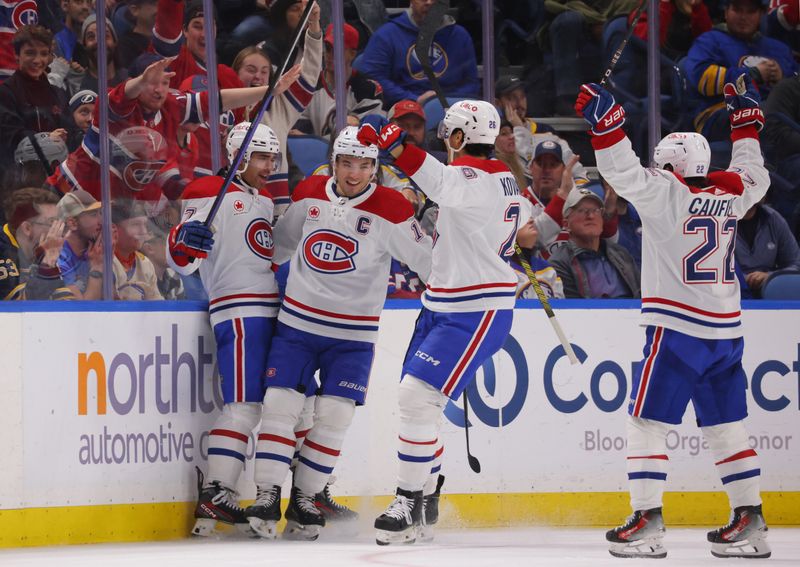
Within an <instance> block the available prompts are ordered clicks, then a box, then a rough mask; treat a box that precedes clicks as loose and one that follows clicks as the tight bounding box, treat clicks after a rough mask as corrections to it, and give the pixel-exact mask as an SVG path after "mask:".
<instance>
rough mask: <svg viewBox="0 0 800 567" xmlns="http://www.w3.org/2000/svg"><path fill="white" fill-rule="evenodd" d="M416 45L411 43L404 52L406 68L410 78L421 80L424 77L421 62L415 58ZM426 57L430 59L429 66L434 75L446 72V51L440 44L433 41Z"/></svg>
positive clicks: (439, 75) (438, 75)
mask: <svg viewBox="0 0 800 567" xmlns="http://www.w3.org/2000/svg"><path fill="white" fill-rule="evenodd" d="M416 46H417V44H416V43H412V44H411V47H409V48H408V51H407V52H406V70H407V71H408V74H409V75H411V78H412V79H414V80H415V81H422V80H424V79H425V71H423V70H422V64H421V63H420V62H419V59H418V58H417V51H416V49H415V48H416ZM428 57H429V58H430V60H431V68H432V69H433V74H434V75H436V76H437V77H441V76H442V75H444V74H445V73H446V72H447V53H445V51H444V49H442V46H441V45H439V44H438V43H436V42H433V43H432V44H431V50H430V52H429V53H428Z"/></svg>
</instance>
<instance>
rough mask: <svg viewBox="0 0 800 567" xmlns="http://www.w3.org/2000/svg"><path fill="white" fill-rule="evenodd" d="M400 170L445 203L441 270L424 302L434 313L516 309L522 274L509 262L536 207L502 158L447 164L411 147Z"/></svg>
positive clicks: (438, 253)
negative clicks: (532, 209) (519, 229)
mask: <svg viewBox="0 0 800 567" xmlns="http://www.w3.org/2000/svg"><path fill="white" fill-rule="evenodd" d="M395 164H396V165H397V166H398V167H400V169H402V170H403V171H405V172H406V173H407V174H409V175H411V178H412V179H413V180H414V182H415V183H416V184H417V185H419V187H420V189H422V191H423V192H424V193H425V195H427V196H428V198H430V199H433V200H434V201H436V202H437V203H438V204H439V218H438V220H437V221H436V232H435V234H434V237H433V268H432V270H431V277H430V279H429V280H428V288H427V289H426V290H425V293H424V294H423V295H422V303H423V304H424V305H425V307H427V308H428V309H430V310H431V311H444V312H465V311H489V310H492V309H513V308H514V299H515V294H516V288H517V275H516V273H515V272H514V270H513V269H512V268H511V266H509V265H508V264H507V263H506V259H508V258H510V257H511V256H513V254H514V242H515V241H516V235H517V229H518V228H519V227H520V226H521V225H522V224H523V223H524V222H526V221H527V220H528V219H529V218H531V206H530V203H529V202H528V200H527V199H526V198H525V197H523V196H522V195H521V193H520V188H519V186H518V185H517V181H516V179H514V176H513V175H512V174H511V172H510V171H509V170H508V168H507V167H506V165H505V164H504V163H503V162H501V161H498V160H487V159H479V158H474V157H462V158H459V159H457V160H455V161H454V162H453V163H452V164H451V165H449V166H445V165H442V164H441V163H440V162H439V161H438V160H437V159H436V158H434V157H432V156H430V155H428V154H427V153H425V152H424V151H422V150H421V149H419V148H417V147H415V146H411V145H407V146H406V148H405V150H404V151H403V153H402V154H401V155H400V158H399V159H397V161H396V162H395Z"/></svg>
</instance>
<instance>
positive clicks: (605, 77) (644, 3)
mask: <svg viewBox="0 0 800 567" xmlns="http://www.w3.org/2000/svg"><path fill="white" fill-rule="evenodd" d="M647 2H648V0H641V2H640V3H639V7H638V8H636V13H635V14H634V16H633V21H631V25H630V26H629V27H628V31H627V33H626V34H625V39H623V40H622V41H621V42H620V44H619V47H617V50H616V51H615V52H614V55H612V56H611V61H610V62H609V64H608V67H607V68H606V70H605V72H604V73H603V78H602V79H601V80H600V86H601V87H604V86H605V85H606V82H607V81H608V78H609V77H610V76H611V73H612V71H614V67H616V66H617V62H618V61H619V58H620V57H622V52H623V51H625V47H626V46H627V45H628V41H630V39H631V36H632V35H633V29H634V28H635V27H636V24H638V23H639V18H641V17H642V14H643V13H644V11H645V10H646V9H647Z"/></svg>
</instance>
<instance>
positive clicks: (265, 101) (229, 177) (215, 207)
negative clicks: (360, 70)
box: [203, 0, 316, 226]
mask: <svg viewBox="0 0 800 567" xmlns="http://www.w3.org/2000/svg"><path fill="white" fill-rule="evenodd" d="M315 3H316V2H315V0H309V2H308V4H306V9H305V10H304V11H303V15H302V16H301V17H300V23H299V24H298V26H297V28H296V29H295V30H294V36H293V37H292V43H291V47H290V48H289V52H288V53H287V54H286V59H284V60H283V62H282V63H281V66H280V70H279V71H278V72H277V73H275V74H273V75H272V76H271V77H270V80H269V88H268V89H267V92H266V93H264V98H262V99H261V103H260V104H259V106H258V112H257V113H256V115H255V118H253V120H251V121H250V128H248V129H247V134H246V135H245V137H244V140H242V145H241V146H240V147H239V151H238V152H236V157H235V158H234V160H233V163H231V165H230V167H229V168H228V172H227V173H226V174H225V180H224V181H223V182H222V186H221V187H220V188H219V192H218V193H217V197H216V198H215V199H214V203H213V204H212V205H211V210H210V211H208V216H207V217H206V220H204V221H203V224H204V225H205V226H211V223H212V222H213V220H214V217H215V216H217V212H218V211H219V208H220V206H221V205H222V199H223V198H224V197H225V193H227V192H228V187H230V185H231V182H232V181H233V176H234V175H236V171H237V170H238V169H239V165H240V164H241V163H242V156H244V154H245V151H246V150H247V146H249V145H250V141H251V140H252V139H253V135H254V134H255V132H256V126H258V125H259V124H260V123H261V119H262V118H263V116H264V113H265V112H266V111H267V108H269V105H270V104H271V103H272V99H273V98H275V97H274V95H273V94H272V93H273V91H274V90H275V85H276V84H277V82H278V80H279V79H280V78H281V77H282V76H283V74H284V73H285V72H286V68H287V67H288V66H289V61H291V60H292V56H293V55H294V50H295V49H297V43H298V42H299V41H300V35H301V34H302V33H303V32H304V31H305V28H306V25H307V24H308V18H309V17H310V16H311V9H312V8H313V7H314V4H315Z"/></svg>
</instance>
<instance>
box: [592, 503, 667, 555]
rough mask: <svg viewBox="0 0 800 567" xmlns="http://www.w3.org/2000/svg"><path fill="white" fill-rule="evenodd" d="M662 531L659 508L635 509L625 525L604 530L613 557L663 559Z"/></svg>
mask: <svg viewBox="0 0 800 567" xmlns="http://www.w3.org/2000/svg"><path fill="white" fill-rule="evenodd" d="M664 531H665V530H664V518H663V516H662V515H661V508H652V509H650V510H636V511H635V512H634V513H633V514H631V515H630V516H628V520H627V521H626V522H625V525H623V526H620V527H618V528H614V529H613V530H609V531H608V532H606V539H607V540H608V541H609V542H611V546H610V547H609V548H608V552H609V553H610V554H611V555H613V556H614V557H648V558H652V559H663V558H664V557H666V556H667V550H666V549H664V546H663V545H662V541H663V539H664Z"/></svg>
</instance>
